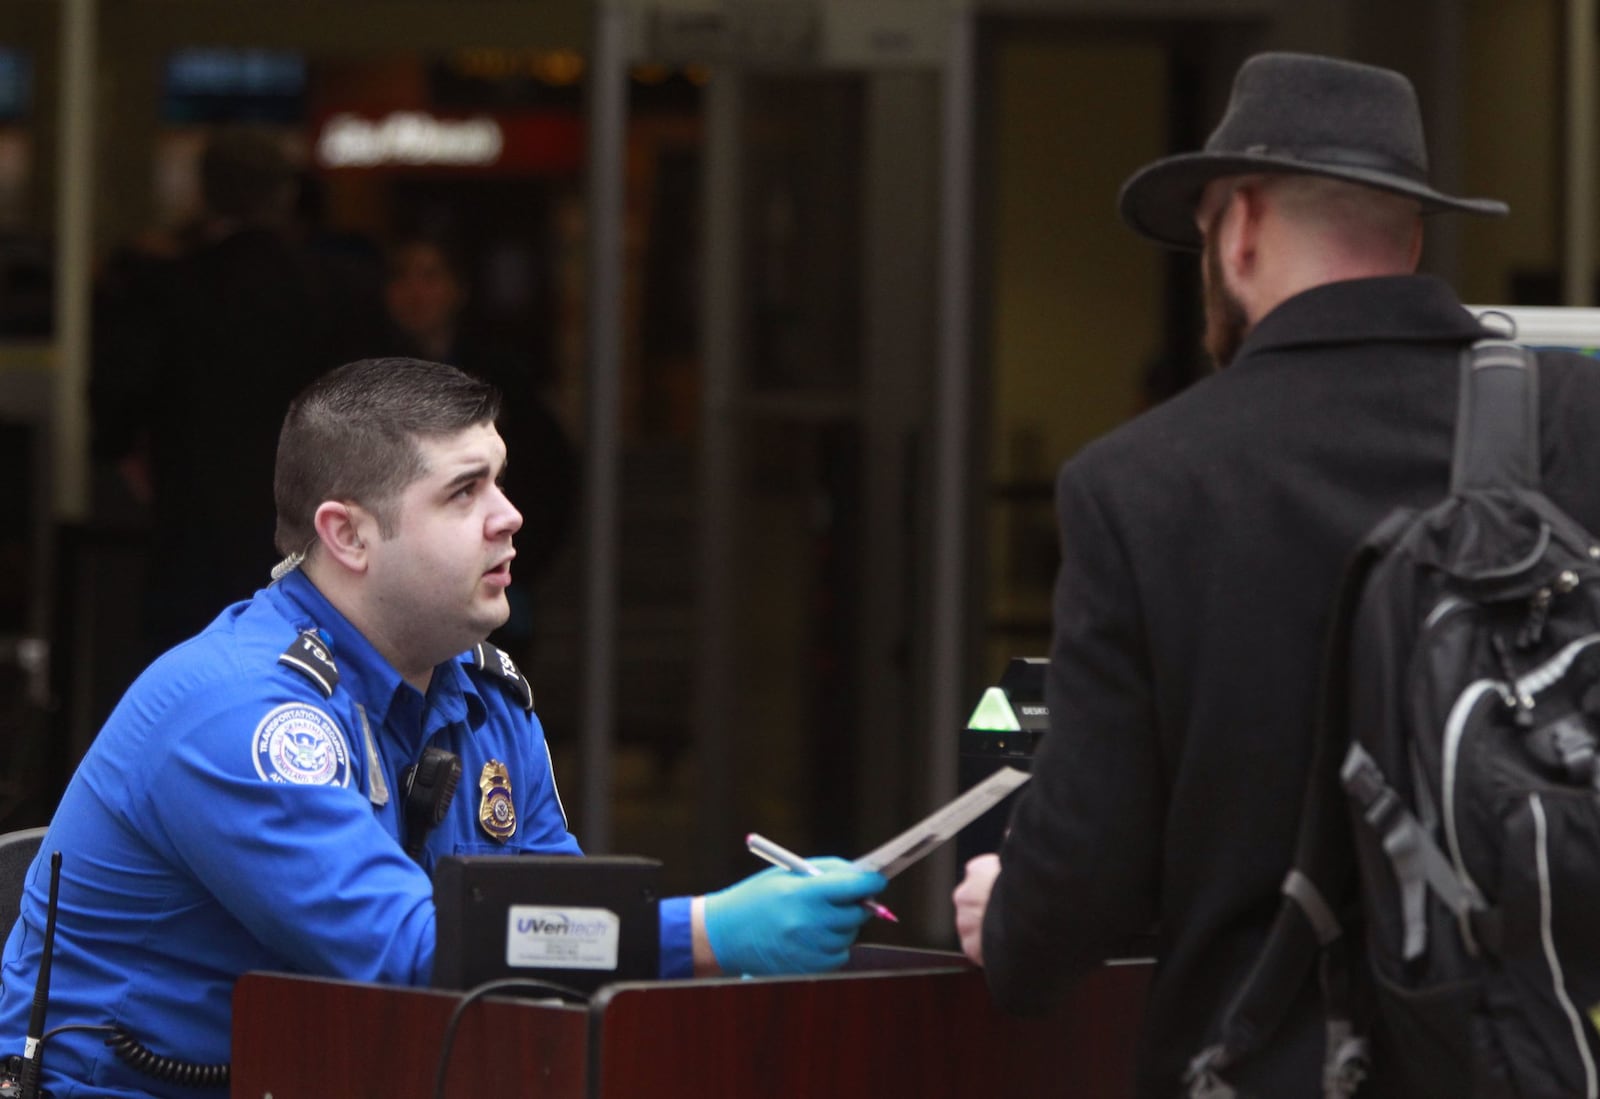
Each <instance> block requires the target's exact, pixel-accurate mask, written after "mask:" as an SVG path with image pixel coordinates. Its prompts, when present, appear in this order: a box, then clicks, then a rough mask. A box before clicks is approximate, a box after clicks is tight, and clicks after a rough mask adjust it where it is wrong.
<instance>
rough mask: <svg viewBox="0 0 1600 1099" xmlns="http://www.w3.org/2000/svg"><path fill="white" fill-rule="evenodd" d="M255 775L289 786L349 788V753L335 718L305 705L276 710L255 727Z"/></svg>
mask: <svg viewBox="0 0 1600 1099" xmlns="http://www.w3.org/2000/svg"><path fill="white" fill-rule="evenodd" d="M250 751H251V756H252V761H253V762H254V763H255V767H256V774H258V775H260V776H261V778H262V779H263V780H265V781H267V782H276V783H282V784H284V785H289V786H349V785H350V749H349V747H348V746H347V745H346V744H345V740H344V734H343V733H342V732H340V731H339V726H338V725H337V724H335V723H334V720H333V718H331V717H329V716H328V715H327V714H325V713H323V712H322V711H321V710H319V709H317V708H316V707H315V706H310V705H307V704H306V703H304V702H285V703H283V704H282V705H281V706H275V707H273V708H272V709H271V710H269V711H268V712H267V716H266V717H264V718H262V719H261V724H259V725H257V726H256V731H255V735H254V736H253V737H252V738H251V742H250Z"/></svg>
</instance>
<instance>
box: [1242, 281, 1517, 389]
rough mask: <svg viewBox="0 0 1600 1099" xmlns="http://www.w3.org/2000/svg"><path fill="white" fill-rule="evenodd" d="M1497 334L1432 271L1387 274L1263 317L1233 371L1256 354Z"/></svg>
mask: <svg viewBox="0 0 1600 1099" xmlns="http://www.w3.org/2000/svg"><path fill="white" fill-rule="evenodd" d="M1493 335H1495V333H1494V332H1493V331H1492V330H1490V329H1488V328H1485V327H1484V326H1483V325H1482V324H1480V323H1479V322H1478V320H1477V318H1475V317H1474V316H1473V315H1472V314H1471V313H1469V312H1467V310H1466V308H1465V307H1463V306H1462V304H1461V300H1460V299H1459V298H1458V297H1456V293H1455V291H1454V290H1452V289H1451V288H1450V285H1449V284H1448V283H1446V282H1444V281H1443V280H1442V279H1438V278H1435V277H1434V276H1432V275H1385V276H1382V277H1378V278H1367V279H1346V280H1343V281H1340V282H1330V283H1325V284H1324V285H1322V286H1315V287H1312V288H1311V289H1310V290H1306V291H1303V292H1301V293H1299V294H1296V295H1295V296H1294V297H1292V298H1289V299H1288V300H1287V301H1285V302H1283V303H1282V304H1281V305H1279V306H1278V307H1277V308H1276V309H1274V310H1273V311H1272V312H1270V313H1268V314H1267V315H1266V316H1265V317H1263V318H1261V321H1260V323H1258V324H1257V325H1256V326H1255V328H1254V329H1253V330H1252V331H1251V333H1250V335H1249V336H1247V337H1246V338H1245V341H1244V344H1243V345H1242V346H1241V347H1240V348H1239V354H1238V356H1237V357H1236V359H1235V360H1234V366H1233V367H1231V368H1230V369H1233V368H1237V367H1239V366H1243V365H1246V363H1247V361H1248V360H1249V359H1250V358H1251V357H1252V356H1254V355H1259V354H1261V353H1263V352H1269V351H1277V350H1280V349H1282V348H1288V347H1304V346H1308V345H1316V344H1324V345H1331V344H1342V343H1365V342H1368V341H1382V342H1409V343H1470V342H1471V341H1473V340H1478V339H1484V338H1486V337H1490V336H1493Z"/></svg>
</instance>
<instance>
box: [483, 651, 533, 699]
mask: <svg viewBox="0 0 1600 1099" xmlns="http://www.w3.org/2000/svg"><path fill="white" fill-rule="evenodd" d="M472 664H473V667H475V668H477V669H478V670H479V671H480V672H484V673H486V674H487V675H489V676H490V677H492V678H493V679H494V680H495V681H496V682H498V683H499V684H500V685H501V686H502V687H505V688H506V689H507V690H509V691H510V692H511V693H512V694H513V695H515V696H516V698H517V700H518V701H519V702H521V703H522V708H523V709H524V710H530V711H531V710H532V709H533V684H531V683H529V682H528V677H527V676H525V675H523V674H522V673H521V672H520V671H518V670H517V665H516V663H515V662H514V661H513V660H512V659H511V657H509V656H507V655H506V654H505V653H504V652H503V651H501V650H500V649H497V648H495V647H494V646H493V645H491V644H489V643H488V642H487V641H480V642H478V643H477V644H476V645H474V646H473V647H472Z"/></svg>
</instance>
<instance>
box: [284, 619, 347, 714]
mask: <svg viewBox="0 0 1600 1099" xmlns="http://www.w3.org/2000/svg"><path fill="white" fill-rule="evenodd" d="M278 663H279V664H287V665H289V667H291V668H293V669H294V670H295V671H297V672H299V673H301V674H302V675H304V676H305V677H306V678H307V679H309V680H311V682H313V683H315V684H316V685H317V689H318V690H320V691H321V692H322V697H323V698H332V697H333V689H334V688H335V687H337V686H338V685H339V668H338V665H336V664H334V662H333V654H332V653H330V652H329V651H328V646H326V645H324V644H323V643H322V638H320V637H318V636H317V631H316V630H301V631H300V636H299V637H297V638H295V639H294V643H293V644H292V645H290V646H289V647H288V648H287V649H284V650H283V654H282V655H281V656H279V657H278Z"/></svg>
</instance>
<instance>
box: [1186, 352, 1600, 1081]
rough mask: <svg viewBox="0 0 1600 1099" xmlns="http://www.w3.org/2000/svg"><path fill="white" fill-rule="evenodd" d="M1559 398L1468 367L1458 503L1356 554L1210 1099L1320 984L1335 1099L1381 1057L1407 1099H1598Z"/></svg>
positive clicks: (1597, 720)
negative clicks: (1550, 483)
mask: <svg viewBox="0 0 1600 1099" xmlns="http://www.w3.org/2000/svg"><path fill="white" fill-rule="evenodd" d="M1538 394H1539V386H1538V376H1537V361H1536V359H1535V357H1534V356H1533V354H1532V353H1531V352H1529V351H1527V350H1526V349H1524V348H1521V347H1519V346H1517V345H1515V344H1511V343H1506V342H1502V341H1487V340H1486V341H1482V342H1480V343H1478V344H1477V345H1475V346H1474V347H1472V348H1471V349H1469V350H1468V351H1466V352H1464V354H1463V359H1462V372H1461V397H1460V403H1459V411H1458V415H1457V421H1456V439H1455V454H1454V460H1453V466H1452V471H1451V488H1450V495H1449V496H1448V497H1447V498H1446V499H1444V500H1443V501H1441V502H1439V503H1438V504H1436V505H1434V506H1432V507H1430V508H1427V509H1426V510H1416V509H1403V510H1400V511H1397V512H1395V513H1394V514H1392V515H1390V516H1389V517H1388V518H1387V519H1385V520H1384V521H1383V522H1382V523H1380V524H1379V525H1378V526H1377V527H1376V528H1374V530H1373V531H1372V532H1371V534H1369V535H1368V536H1367V538H1366V539H1365V540H1363V542H1362V543H1361V545H1360V547H1359V548H1358V550H1357V552H1356V555H1355V558H1354V560H1353V561H1352V563H1351V565H1350V567H1349V569H1348V571H1347V573H1346V575H1345V578H1344V580H1343V582H1342V584H1341V586H1340V591H1339V595H1338V598H1337V602H1336V605H1335V607H1334V609H1333V613H1332V620H1331V627H1330V633H1329V638H1328V645H1327V656H1326V664H1325V668H1324V671H1323V680H1322V696H1323V697H1322V701H1321V704H1320V712H1319V716H1318V721H1319V725H1318V728H1317V730H1316V733H1315V735H1316V742H1315V745H1314V750H1313V762H1312V766H1311V774H1310V778H1309V787H1308V792H1307V797H1306V801H1305V805H1304V808H1303V813H1302V817H1301V823H1300V832H1299V837H1298V841H1297V848H1296V855H1295V863H1294V867H1293V868H1292V869H1291V870H1290V872H1289V875H1288V877H1287V879H1286V880H1285V882H1284V887H1283V892H1284V895H1285V900H1284V902H1283V906H1282V908H1281V910H1280V912H1279V915H1278V918H1277V920H1276V921H1275V923H1274V924H1273V927H1272V930H1271V932H1270V934H1269V936H1268V939H1267V942H1266V945H1265V947H1264V949H1263V951H1262V954H1261V956H1260V957H1259V958H1258V959H1257V961H1256V964H1255V965H1254V967H1253V969H1252V970H1251V972H1250V974H1249V976H1248V977H1247V978H1246V980H1245V982H1244V984H1243V986H1242V987H1241V989H1240V990H1239V991H1238V993H1237V994H1236V995H1235V997H1234V999H1233V1000H1232V1001H1231V1002H1230V1004H1229V1007H1228V1009H1227V1010H1226V1012H1225V1013H1224V1015H1223V1018H1222V1019H1221V1021H1220V1022H1219V1024H1218V1025H1217V1027H1216V1030H1215V1034H1216V1041H1215V1044H1213V1045H1212V1046H1210V1047H1209V1048H1207V1049H1205V1050H1204V1051H1202V1052H1201V1053H1200V1054H1199V1055H1198V1056H1197V1057H1196V1058H1195V1059H1194V1061H1193V1063H1192V1064H1191V1067H1190V1073H1189V1083H1190V1089H1191V1090H1190V1094H1191V1096H1196V1097H1219V1099H1220V1097H1228V1096H1239V1097H1241V1099H1243V1097H1244V1095H1245V1093H1244V1092H1241V1091H1237V1090H1235V1089H1234V1088H1233V1087H1232V1086H1231V1085H1230V1084H1228V1083H1227V1082H1226V1079H1227V1077H1228V1076H1229V1075H1230V1072H1229V1070H1230V1069H1232V1068H1236V1067H1238V1066H1241V1065H1245V1064H1248V1062H1249V1059H1250V1057H1251V1055H1252V1054H1254V1053H1256V1052H1257V1051H1259V1050H1260V1049H1262V1048H1263V1047H1264V1046H1265V1045H1266V1044H1267V1043H1268V1042H1269V1041H1270V1040H1271V1038H1272V1037H1273V1033H1274V1031H1275V1029H1276V1028H1277V1026H1278V1025H1279V1024H1280V1023H1281V1022H1282V1020H1283V1018H1284V1016H1285V1015H1286V1014H1287V1012H1288V1011H1289V1009H1290V1005H1291V1004H1292V1003H1293V1001H1294V1000H1295V999H1296V998H1297V997H1298V996H1299V995H1300V993H1301V991H1302V989H1303V988H1304V986H1305V982H1306V981H1308V980H1311V979H1312V977H1313V973H1315V974H1316V977H1317V979H1319V980H1320V983H1321V986H1322V998H1323V1002H1324V1007H1325V1012H1326V1019H1327V1058H1326V1062H1325V1065H1324V1072H1323V1094H1324V1095H1325V1096H1329V1097H1334V1096H1349V1095H1352V1094H1355V1093H1356V1089H1357V1088H1358V1087H1359V1086H1360V1083H1361V1081H1362V1079H1363V1077H1364V1076H1365V1075H1366V1072H1367V1069H1368V1067H1369V1064H1370V1063H1371V1062H1370V1059H1371V1057H1372V1056H1374V1052H1375V1055H1376V1057H1377V1063H1378V1064H1379V1065H1381V1067H1382V1073H1383V1076H1382V1081H1383V1084H1384V1088H1385V1092H1386V1093H1389V1094H1400V1095H1405V1096H1408V1097H1419V1099H1420V1097H1427V1096H1441V1097H1449V1099H1479V1097H1484V1099H1487V1097H1495V1099H1498V1097H1502V1096H1503V1097H1508V1099H1509V1097H1515V1099H1534V1097H1538V1099H1543V1097H1546V1096H1551V1097H1553V1096H1561V1097H1570V1096H1587V1097H1591V1099H1592V1097H1595V1096H1600V1082H1597V1066H1600V1037H1597V1035H1596V1031H1595V1027H1594V1024H1593V1023H1592V1022H1591V1020H1590V1016H1589V1011H1590V1009H1591V1008H1592V1007H1594V1006H1595V1005H1597V1004H1600V794H1597V789H1600V768H1597V766H1596V744H1597V737H1596V730H1597V729H1600V540H1597V539H1595V538H1594V537H1593V536H1592V535H1590V534H1589V533H1588V532H1587V531H1585V530H1584V529H1583V528H1582V527H1581V526H1579V525H1578V524H1577V523H1576V522H1575V521H1573V520H1572V519H1571V518H1569V517H1568V516H1567V515H1565V514H1563V513H1562V512H1561V510H1560V509H1559V508H1557V507H1556V506H1555V505H1554V504H1552V503H1551V502H1550V501H1549V500H1548V499H1547V498H1546V497H1545V496H1544V495H1543V494H1542V493H1541V492H1540V491H1539V468H1540V467H1539V445H1538V424H1539V414H1538ZM1595 430H1596V431H1597V432H1600V424H1597V425H1595ZM1595 491H1597V492H1600V485H1596V486H1595ZM1255 1099H1268V1097H1264V1096H1263V1097H1255Z"/></svg>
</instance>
